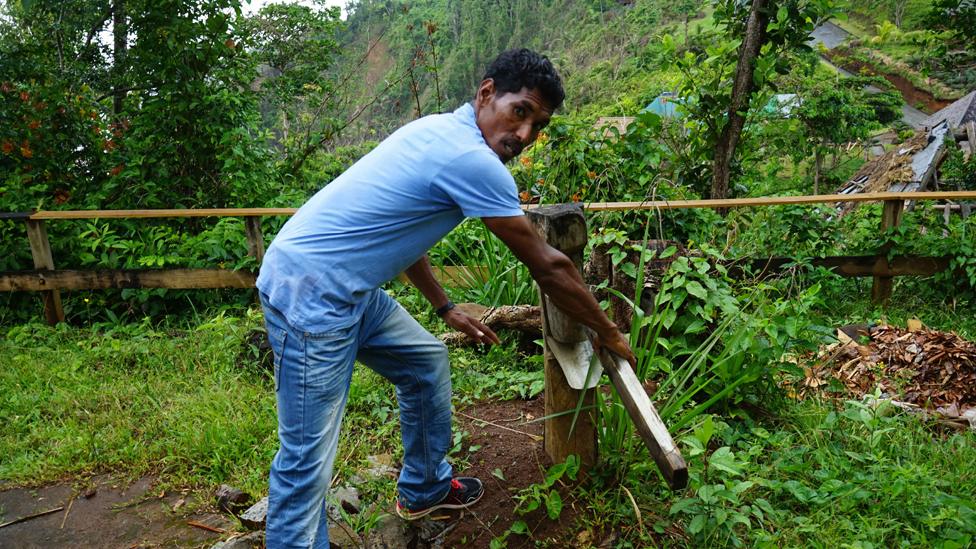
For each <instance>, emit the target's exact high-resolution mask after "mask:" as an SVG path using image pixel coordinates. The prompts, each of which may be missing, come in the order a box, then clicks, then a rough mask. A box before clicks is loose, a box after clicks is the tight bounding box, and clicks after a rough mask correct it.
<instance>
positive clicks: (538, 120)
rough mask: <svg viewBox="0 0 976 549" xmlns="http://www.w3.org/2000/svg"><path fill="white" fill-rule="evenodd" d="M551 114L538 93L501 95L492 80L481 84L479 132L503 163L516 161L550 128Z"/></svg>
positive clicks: (477, 111)
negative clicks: (523, 150)
mask: <svg viewBox="0 0 976 549" xmlns="http://www.w3.org/2000/svg"><path fill="white" fill-rule="evenodd" d="M552 110H553V109H552V107H550V106H549V104H548V103H547V102H546V100H545V99H543V98H542V94H540V93H539V91H538V90H535V89H532V90H529V89H526V88H522V89H521V90H519V91H518V92H515V93H505V94H503V95H498V92H497V91H496V90H495V83H494V81H492V79H490V78H489V79H487V80H485V81H484V82H482V83H481V86H480V87H479V88H478V95H477V96H476V97H475V119H476V120H477V123H478V128H480V129H481V134H482V135H483V136H484V138H485V142H487V143H488V146H489V147H491V150H493V151H495V154H497V155H498V157H499V158H500V159H501V160H502V162H508V161H509V160H511V159H513V158H515V157H516V156H518V155H519V153H521V152H522V149H524V148H525V147H528V146H529V145H531V144H532V142H533V141H535V138H536V137H538V135H539V131H540V130H542V128H544V127H546V125H547V124H549V118H550V117H552Z"/></svg>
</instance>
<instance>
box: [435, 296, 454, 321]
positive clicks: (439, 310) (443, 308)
mask: <svg viewBox="0 0 976 549" xmlns="http://www.w3.org/2000/svg"><path fill="white" fill-rule="evenodd" d="M454 307H455V305H454V302H453V301H451V300H450V299H449V300H447V303H445V304H444V305H441V306H440V307H438V308H437V310H436V311H434V312H435V313H437V316H439V317H441V318H444V315H446V314H447V312H448V311H450V310H451V309H453V308H454Z"/></svg>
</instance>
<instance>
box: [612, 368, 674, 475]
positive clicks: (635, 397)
mask: <svg viewBox="0 0 976 549" xmlns="http://www.w3.org/2000/svg"><path fill="white" fill-rule="evenodd" d="M600 362H601V363H602V364H603V369H604V370H605V371H606V372H607V374H609V376H610V381H612V382H613V386H614V387H616V388H617V394H619V395H620V400H622V401H623V404H624V408H626V409H627V413H628V414H629V415H630V419H631V420H632V421H633V422H634V426H635V427H636V428H637V433H638V434H639V435H640V437H641V439H642V440H643V441H644V444H645V445H647V449H648V451H650V453H651V457H653V458H654V462H655V463H657V466H658V469H660V470H661V473H662V474H663V475H664V478H665V480H667V481H668V485H669V486H671V489H672V490H681V489H682V488H684V487H685V486H687V485H688V465H687V464H686V463H685V460H684V458H683V457H681V452H680V451H679V450H678V447H677V446H676V445H675V443H674V439H673V438H671V433H669V432H668V428H667V426H666V425H665V424H664V421H662V420H661V416H659V415H658V413H657V410H655V409H654V404H653V403H651V399H650V397H648V396H647V391H645V390H644V386H643V385H642V384H641V382H640V379H638V378H637V375H636V374H634V370H633V369H632V368H631V367H630V364H629V363H627V361H626V360H624V359H622V358H620V357H618V356H614V355H611V354H610V353H608V352H606V351H602V352H601V353H600Z"/></svg>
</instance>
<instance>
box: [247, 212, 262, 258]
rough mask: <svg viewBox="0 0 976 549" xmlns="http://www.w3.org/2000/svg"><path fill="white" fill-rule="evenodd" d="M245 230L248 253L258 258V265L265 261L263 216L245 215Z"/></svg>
mask: <svg viewBox="0 0 976 549" xmlns="http://www.w3.org/2000/svg"><path fill="white" fill-rule="evenodd" d="M244 232H245V233H246V234H247V255H249V256H252V257H254V258H255V259H257V260H258V267H260V266H261V262H262V261H264V236H263V235H262V233H261V218H260V217H259V216H256V215H248V216H245V217H244Z"/></svg>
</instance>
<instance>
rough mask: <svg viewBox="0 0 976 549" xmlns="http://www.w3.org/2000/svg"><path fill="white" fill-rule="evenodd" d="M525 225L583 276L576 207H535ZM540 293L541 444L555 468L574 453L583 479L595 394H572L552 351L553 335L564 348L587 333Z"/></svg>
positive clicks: (582, 228)
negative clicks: (565, 257) (541, 352)
mask: <svg viewBox="0 0 976 549" xmlns="http://www.w3.org/2000/svg"><path fill="white" fill-rule="evenodd" d="M529 220H530V221H531V222H532V224H533V226H534V227H535V229H536V230H537V231H538V232H539V234H540V236H542V238H543V239H545V240H546V242H548V243H549V245H550V246H552V247H553V248H556V249H557V250H559V251H561V252H563V253H564V254H566V256H567V257H569V258H570V259H571V260H573V263H574V264H575V265H576V268H577V269H579V270H580V272H582V268H583V249H584V248H586V240H587V231H586V220H585V218H584V217H583V211H582V209H580V208H579V206H578V205H566V204H564V205H558V206H549V207H546V208H540V209H537V210H534V211H531V212H529ZM539 292H540V302H541V303H542V333H543V348H544V353H543V356H544V361H543V370H544V377H545V390H544V392H543V395H544V400H545V415H546V417H547V418H548V419H546V420H545V436H544V442H543V445H544V446H545V449H546V454H548V455H549V457H550V459H552V460H553V461H554V462H556V463H559V462H562V461H566V458H567V457H569V456H570V455H573V454H575V455H576V456H578V457H579V459H580V464H581V466H580V471H581V472H582V473H584V475H588V474H589V472H590V471H592V469H593V467H595V466H596V463H597V459H598V454H597V448H598V445H597V434H596V422H595V421H594V417H593V415H594V413H595V412H594V410H593V408H594V407H595V406H596V390H595V389H582V390H577V389H573V388H572V387H571V386H570V384H569V382H568V381H567V380H566V377H567V376H566V373H564V372H563V369H564V368H572V367H574V366H576V365H561V364H560V363H559V361H558V360H557V359H556V356H555V355H554V354H553V350H552V346H553V345H554V343H553V337H554V334H555V335H556V336H557V337H559V338H560V339H559V340H557V341H559V343H563V344H567V345H572V344H574V343H579V342H583V341H585V340H586V334H585V332H583V331H582V327H580V326H579V325H578V324H577V323H575V322H573V321H571V320H570V319H569V317H568V316H567V315H566V314H565V313H563V312H562V311H561V310H559V308H557V307H556V306H554V305H553V304H552V303H550V301H549V298H548V296H546V295H545V294H544V293H542V290H541V289H540V290H539ZM583 366H584V367H586V366H588V365H583ZM578 405H582V407H583V408H585V410H584V411H582V412H580V413H579V414H578V415H576V414H574V413H573V411H574V410H576V407H577V406H578ZM574 416H576V417H575V418H574ZM574 421H575V423H574Z"/></svg>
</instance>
